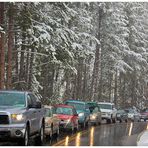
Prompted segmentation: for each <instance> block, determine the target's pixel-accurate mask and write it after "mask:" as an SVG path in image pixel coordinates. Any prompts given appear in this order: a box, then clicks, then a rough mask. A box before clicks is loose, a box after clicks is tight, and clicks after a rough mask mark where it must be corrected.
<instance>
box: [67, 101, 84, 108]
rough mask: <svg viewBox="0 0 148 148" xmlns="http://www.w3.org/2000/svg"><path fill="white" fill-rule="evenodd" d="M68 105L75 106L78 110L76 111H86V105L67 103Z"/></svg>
mask: <svg viewBox="0 0 148 148" xmlns="http://www.w3.org/2000/svg"><path fill="white" fill-rule="evenodd" d="M66 104H67V105H71V106H74V107H75V108H76V110H84V109H85V104H83V103H75V102H66Z"/></svg>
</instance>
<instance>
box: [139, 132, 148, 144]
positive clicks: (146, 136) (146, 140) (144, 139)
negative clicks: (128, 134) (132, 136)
mask: <svg viewBox="0 0 148 148" xmlns="http://www.w3.org/2000/svg"><path fill="white" fill-rule="evenodd" d="M137 146H148V130H146V131H144V132H142V133H141V134H140V135H139V136H138V139H137Z"/></svg>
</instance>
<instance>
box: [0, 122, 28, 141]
mask: <svg viewBox="0 0 148 148" xmlns="http://www.w3.org/2000/svg"><path fill="white" fill-rule="evenodd" d="M25 129H26V125H25V124H9V125H0V139H6V140H9V139H8V138H14V139H16V138H23V137H24V135H25Z"/></svg>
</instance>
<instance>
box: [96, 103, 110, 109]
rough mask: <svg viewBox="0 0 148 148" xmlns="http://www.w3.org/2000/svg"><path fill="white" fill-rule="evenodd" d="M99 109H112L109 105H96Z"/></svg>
mask: <svg viewBox="0 0 148 148" xmlns="http://www.w3.org/2000/svg"><path fill="white" fill-rule="evenodd" d="M98 105H99V107H100V108H101V109H112V106H111V105H110V104H98Z"/></svg>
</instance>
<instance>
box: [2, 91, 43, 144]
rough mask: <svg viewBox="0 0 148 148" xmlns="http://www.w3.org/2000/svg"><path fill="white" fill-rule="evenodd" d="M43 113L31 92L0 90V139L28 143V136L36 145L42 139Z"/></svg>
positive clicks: (40, 142)
mask: <svg viewBox="0 0 148 148" xmlns="http://www.w3.org/2000/svg"><path fill="white" fill-rule="evenodd" d="M44 114H45V110H44V108H42V105H41V102H40V101H39V100H38V98H37V97H36V96H35V95H34V94H33V93H31V92H26V91H6V90H5V91H2V90H1V91H0V141H14V140H15V141H16V140H17V142H18V144H19V145H25V146H27V145H29V142H30V137H33V138H35V143H36V144H37V145H41V144H43V141H44V127H45V121H44V119H45V118H44Z"/></svg>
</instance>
